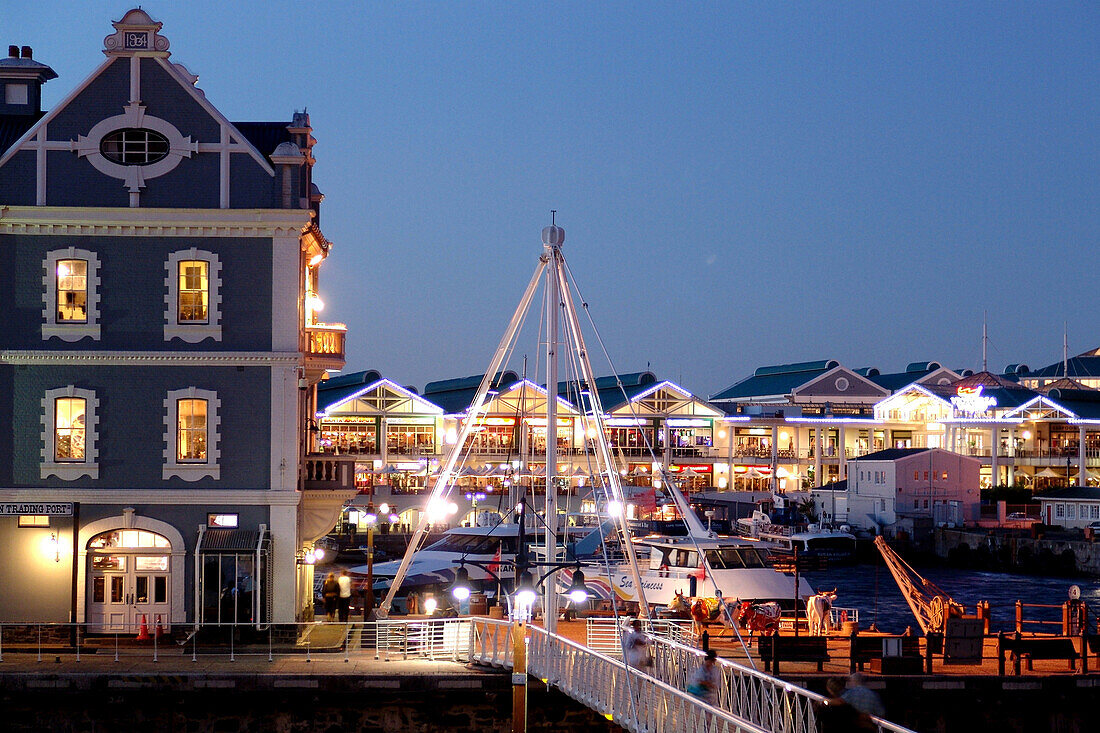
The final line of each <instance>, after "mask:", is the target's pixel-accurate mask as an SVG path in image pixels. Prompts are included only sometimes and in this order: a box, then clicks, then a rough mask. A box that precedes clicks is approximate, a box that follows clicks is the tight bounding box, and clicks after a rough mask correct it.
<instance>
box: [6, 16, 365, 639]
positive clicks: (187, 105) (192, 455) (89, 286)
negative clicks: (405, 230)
mask: <svg viewBox="0 0 1100 733" xmlns="http://www.w3.org/2000/svg"><path fill="white" fill-rule="evenodd" d="M114 29H115V30H114V32H113V33H112V34H110V35H108V36H107V37H106V39H105V40H104V49H103V53H104V54H105V56H106V58H105V59H104V61H103V63H102V64H101V65H100V66H99V67H98V68H97V69H96V70H95V71H94V72H93V73H92V74H91V75H90V76H89V77H88V78H87V79H85V80H84V81H83V82H81V83H80V84H79V85H78V86H77V87H76V88H75V89H73V91H72V92H71V93H70V94H68V96H67V97H66V98H65V99H64V100H63V101H62V102H61V103H59V104H58V105H57V107H56V108H55V109H53V110H50V111H48V112H43V111H42V109H41V88H42V85H43V84H44V83H46V82H47V81H49V80H50V79H53V78H55V77H56V76H57V75H56V74H55V73H54V72H53V70H52V69H50V67H49V66H47V65H45V64H42V63H40V62H38V61H35V60H34V59H33V54H32V51H31V49H29V48H26V47H23V48H21V49H20V48H17V47H14V46H13V47H11V49H10V50H9V55H8V58H6V59H3V60H0V258H2V273H3V274H2V275H0V318H2V319H3V322H4V328H3V329H2V331H0V425H2V426H3V429H0V547H2V548H3V551H4V555H5V562H4V563H3V565H2V567H0V587H2V588H3V589H4V592H3V593H2V594H0V620H2V621H23V620H28V621H29V620H37V621H69V620H72V621H76V622H78V623H83V624H87V628H88V630H89V631H90V632H109V631H131V632H133V631H136V630H137V629H138V628H139V625H140V624H141V622H142V620H143V619H145V620H146V621H147V623H148V624H149V626H150V628H151V627H152V625H153V624H154V623H155V622H156V621H158V620H159V621H160V623H161V624H162V625H163V626H165V627H168V626H171V625H182V624H187V625H190V624H198V623H209V622H227V621H236V622H248V623H253V624H265V623H269V622H289V621H294V620H295V619H296V618H299V617H300V615H301V614H302V613H303V612H307V613H308V609H309V608H310V606H311V595H312V592H311V572H309V571H311V569H309V570H306V569H304V568H303V567H302V565H301V564H300V562H299V559H300V557H301V555H302V551H303V549H304V548H307V547H308V546H309V542H310V541H311V540H312V539H313V538H314V536H316V535H318V534H323V531H324V530H327V527H323V528H322V529H321V530H317V529H316V528H315V527H314V526H313V525H317V526H318V527H321V526H322V525H324V523H325V521H328V516H329V515H332V516H335V513H336V512H338V510H339V506H340V504H341V502H342V501H343V499H344V498H345V497H346V495H347V492H342V491H340V490H338V489H339V484H331V485H328V486H327V488H323V489H321V490H318V491H312V490H308V489H310V487H309V485H307V483H306V481H305V478H304V477H305V470H304V463H305V459H304V458H303V456H304V455H305V452H306V451H305V444H304V441H305V437H304V436H306V435H308V431H307V430H306V426H307V424H308V423H307V419H306V416H307V414H309V411H310V410H311V409H312V405H311V402H312V394H313V392H312V386H313V385H314V384H315V383H316V382H317V381H318V380H319V379H320V377H321V375H322V374H323V373H324V371H325V370H326V369H339V368H341V367H342V366H343V343H344V330H343V326H340V325H326V324H321V323H317V321H316V314H315V311H316V310H318V309H319V308H317V307H316V306H317V303H318V301H317V278H318V268H319V267H320V265H321V264H322V263H323V262H324V260H325V258H326V257H327V255H328V253H329V249H330V244H329V242H328V241H327V240H326V239H325V238H324V236H323V235H322V234H321V231H320V229H319V228H318V211H319V205H320V202H321V199H322V196H321V194H320V193H319V191H318V190H317V188H316V187H315V186H314V185H313V182H312V173H313V165H314V158H313V155H312V148H313V145H314V143H315V140H314V139H313V137H312V136H311V134H310V133H311V129H310V126H309V117H308V115H306V114H305V113H295V114H294V115H293V117H292V119H290V120H287V121H281V122H270V123H256V122H250V123H233V122H230V121H229V120H228V119H226V118H225V117H224V116H223V115H222V114H221V113H220V112H219V111H218V109H217V108H215V107H214V106H213V104H211V102H210V101H209V100H208V99H207V98H206V97H205V95H204V94H203V92H202V91H201V90H200V89H199V87H198V86H196V83H197V81H198V79H197V77H196V76H194V75H192V74H191V73H189V72H188V71H187V69H186V68H184V67H183V66H182V65H181V64H179V63H176V62H175V61H174V60H172V59H171V54H170V52H169V50H168V48H169V42H168V39H167V38H166V37H165V36H163V35H161V33H160V30H161V24H160V23H157V22H155V21H153V20H152V19H151V18H150V17H149V16H148V15H147V14H146V13H145V12H144V11H142V10H140V9H135V10H131V11H129V12H128V13H126V14H125V16H124V17H123V18H122V19H121V20H120V21H118V22H116V23H114ZM310 517H313V520H312V521H311V519H310ZM328 526H331V523H329V525H328Z"/></svg>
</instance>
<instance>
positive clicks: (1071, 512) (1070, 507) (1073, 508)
mask: <svg viewBox="0 0 1100 733" xmlns="http://www.w3.org/2000/svg"><path fill="white" fill-rule="evenodd" d="M1066 519H1077V505H1076V504H1066Z"/></svg>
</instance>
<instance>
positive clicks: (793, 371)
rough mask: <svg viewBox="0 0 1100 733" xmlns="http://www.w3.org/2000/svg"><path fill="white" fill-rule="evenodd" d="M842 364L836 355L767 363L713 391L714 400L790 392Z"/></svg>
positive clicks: (787, 393) (768, 395)
mask: <svg viewBox="0 0 1100 733" xmlns="http://www.w3.org/2000/svg"><path fill="white" fill-rule="evenodd" d="M838 366H840V362H838V361H836V360H835V359H826V360H822V361H802V362H797V363H795V364H777V365H775V366H764V367H760V368H759V369H757V370H756V371H755V372H753V373H752V376H751V377H746V378H745V379H742V380H741V381H740V382H737V383H736V384H734V385H732V386H730V387H727V388H726V389H724V390H722V391H721V392H719V393H717V394H715V395H712V396H711V400H715V401H717V400H739V399H749V398H752V397H770V396H779V395H789V394H791V392H793V391H794V390H795V389H797V388H798V387H801V386H802V385H804V384H806V383H807V382H810V381H812V380H813V379H815V378H816V377H819V376H821V375H822V374H824V373H825V372H827V371H829V370H830V369H835V368H837V367H838Z"/></svg>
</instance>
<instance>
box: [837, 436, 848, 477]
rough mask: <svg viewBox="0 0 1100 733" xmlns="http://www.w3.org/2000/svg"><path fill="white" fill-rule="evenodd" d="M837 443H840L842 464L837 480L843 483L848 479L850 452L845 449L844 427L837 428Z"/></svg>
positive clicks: (840, 464)
mask: <svg viewBox="0 0 1100 733" xmlns="http://www.w3.org/2000/svg"><path fill="white" fill-rule="evenodd" d="M837 441H838V442H839V443H840V447H839V450H840V463H839V466H838V469H837V479H839V480H840V481H843V480H844V479H846V478H848V452H847V451H846V450H845V449H844V425H843V424H841V425H839V426H837Z"/></svg>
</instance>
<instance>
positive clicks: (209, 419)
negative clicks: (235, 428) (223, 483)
mask: <svg viewBox="0 0 1100 733" xmlns="http://www.w3.org/2000/svg"><path fill="white" fill-rule="evenodd" d="M220 407H221V401H220V400H219V399H218V395H217V393H216V392H212V391H210V390H207V389H198V388H197V387H186V388H184V389H177V390H172V391H171V392H169V393H168V396H167V398H166V399H165V400H164V411H165V416H164V444H165V447H164V469H163V471H162V477H163V478H165V479H167V478H171V477H176V478H181V479H183V480H184V481H198V480H199V479H201V478H213V479H219V478H221V467H220V466H219V465H218V460H219V458H220V457H221V451H220V450H219V449H218V444H219V442H220V439H221V435H220V433H219V428H220V418H219V417H218V412H219V408H220Z"/></svg>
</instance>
